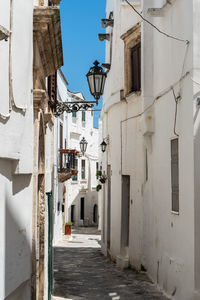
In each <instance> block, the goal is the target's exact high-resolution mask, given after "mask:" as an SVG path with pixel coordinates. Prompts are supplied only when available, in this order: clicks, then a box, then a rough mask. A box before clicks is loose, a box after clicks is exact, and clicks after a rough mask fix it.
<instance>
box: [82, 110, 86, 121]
mask: <svg viewBox="0 0 200 300" xmlns="http://www.w3.org/2000/svg"><path fill="white" fill-rule="evenodd" d="M85 117H86V114H85V111H82V122H85V120H86V118H85Z"/></svg>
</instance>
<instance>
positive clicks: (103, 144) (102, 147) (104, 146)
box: [100, 140, 107, 152]
mask: <svg viewBox="0 0 200 300" xmlns="http://www.w3.org/2000/svg"><path fill="white" fill-rule="evenodd" d="M100 146H101V151H102V152H105V151H106V147H107V143H106V142H105V141H104V140H103V142H102V143H101V144H100Z"/></svg>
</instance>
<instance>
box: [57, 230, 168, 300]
mask: <svg viewBox="0 0 200 300" xmlns="http://www.w3.org/2000/svg"><path fill="white" fill-rule="evenodd" d="M53 294H54V297H52V300H65V299H68V300H82V299H87V300H96V299H105V300H106V299H108V300H111V299H113V300H118V299H120V300H129V299H134V300H141V299H142V300H147V299H152V300H153V299H156V300H164V299H167V298H165V297H164V296H163V295H162V294H161V293H160V292H159V291H158V290H157V289H156V287H155V286H154V285H153V284H152V283H151V282H150V281H149V280H148V278H147V277H146V276H145V274H138V273H137V272H135V271H134V270H131V269H128V270H125V271H122V270H120V269H119V268H117V267H116V265H115V264H114V263H112V262H110V260H109V259H107V258H106V257H104V256H103V255H102V254H101V250H100V235H99V234H98V233H97V232H96V231H95V230H94V229H89V228H88V229H80V230H78V231H74V230H73V233H72V236H71V238H70V239H67V238H66V237H64V238H63V240H62V241H61V242H59V243H58V244H57V245H56V247H55V248H54V293H53Z"/></svg>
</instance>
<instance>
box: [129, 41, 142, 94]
mask: <svg viewBox="0 0 200 300" xmlns="http://www.w3.org/2000/svg"><path fill="white" fill-rule="evenodd" d="M130 88H131V92H134V91H139V90H140V88H141V44H138V45H136V46H135V47H133V48H132V49H131V86H130Z"/></svg>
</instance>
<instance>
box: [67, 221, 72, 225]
mask: <svg viewBox="0 0 200 300" xmlns="http://www.w3.org/2000/svg"><path fill="white" fill-rule="evenodd" d="M65 225H73V223H72V222H70V221H69V222H66V223H65Z"/></svg>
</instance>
